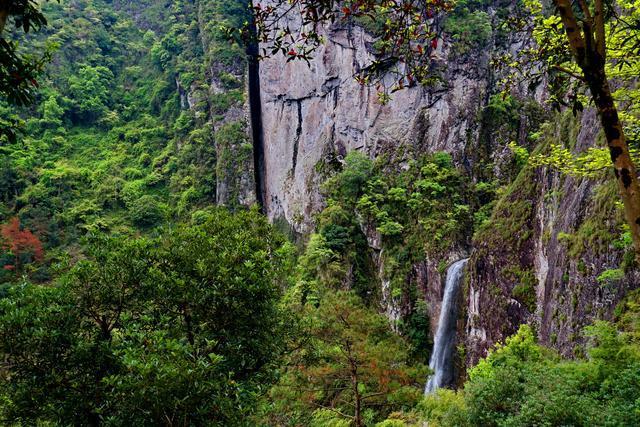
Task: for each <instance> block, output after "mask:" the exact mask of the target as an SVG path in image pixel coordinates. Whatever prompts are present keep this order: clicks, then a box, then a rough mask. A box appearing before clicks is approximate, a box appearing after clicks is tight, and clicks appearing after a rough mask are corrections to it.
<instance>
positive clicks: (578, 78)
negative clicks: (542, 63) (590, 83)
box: [552, 65, 587, 82]
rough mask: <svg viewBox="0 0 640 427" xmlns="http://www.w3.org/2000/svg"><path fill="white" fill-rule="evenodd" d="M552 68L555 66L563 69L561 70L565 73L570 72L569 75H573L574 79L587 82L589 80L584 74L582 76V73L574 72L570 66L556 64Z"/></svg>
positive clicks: (560, 69)
mask: <svg viewBox="0 0 640 427" xmlns="http://www.w3.org/2000/svg"><path fill="white" fill-rule="evenodd" d="M552 68H553V69H554V70H558V71H561V72H563V73H565V74H568V75H569V76H571V77H573V78H574V79H577V80H580V81H581V82H586V81H587V80H586V79H585V78H584V77H583V76H581V75H580V74H576V73H575V72H573V71H571V70H569V69H568V68H564V67H563V66H561V65H554V66H553V67H552Z"/></svg>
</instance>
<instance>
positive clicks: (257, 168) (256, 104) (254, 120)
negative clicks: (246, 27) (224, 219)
mask: <svg viewBox="0 0 640 427" xmlns="http://www.w3.org/2000/svg"><path fill="white" fill-rule="evenodd" d="M250 31H251V32H252V33H253V34H255V33H256V27H255V21H254V20H253V19H251V23H250ZM258 48H259V46H258V43H257V42H250V43H249V45H248V46H247V56H248V62H249V67H248V68H249V70H248V72H249V78H248V80H249V82H248V83H249V84H248V85H249V110H250V116H251V138H252V142H253V170H254V180H255V191H256V202H257V203H258V206H260V210H261V211H262V212H265V211H266V210H265V191H266V190H265V174H266V168H265V161H264V132H263V125H262V105H261V104H262V103H261V101H260V63H259V60H258V55H259V51H258Z"/></svg>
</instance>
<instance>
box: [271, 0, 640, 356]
mask: <svg viewBox="0 0 640 427" xmlns="http://www.w3.org/2000/svg"><path fill="white" fill-rule="evenodd" d="M499 7H502V8H504V7H507V8H508V7H510V6H509V5H508V4H507V5H505V4H502V5H500V6H499ZM497 9H498V5H497V3H496V4H495V5H493V6H489V7H488V8H487V16H488V17H490V19H491V20H492V21H493V23H494V24H495V23H496V20H497V19H498V18H497V16H496V15H497V14H496V10H497ZM495 28H497V26H496V25H494V31H493V33H492V35H491V37H490V38H489V39H487V40H485V41H484V42H481V43H476V44H475V45H473V46H472V47H471V48H470V49H466V50H462V49H459V46H456V43H455V42H454V41H453V39H448V38H447V36H445V39H444V43H441V44H440V47H439V50H438V52H437V53H436V56H437V58H439V59H438V60H437V61H436V63H437V64H438V66H439V67H440V68H441V70H442V73H443V82H444V83H443V84H442V85H440V86H438V87H430V88H423V87H412V88H408V89H405V90H403V91H400V92H397V93H396V94H394V96H393V97H392V99H391V101H390V102H389V103H388V104H386V105H382V104H380V103H379V102H378V98H377V92H376V90H375V89H374V88H371V87H366V86H361V85H360V84H358V83H357V82H356V81H355V80H354V78H353V76H354V75H355V74H356V73H357V72H358V71H359V70H360V69H361V68H362V67H364V66H366V65H367V64H368V63H369V62H370V60H371V46H372V42H373V38H372V36H371V35H369V34H368V33H367V32H366V31H364V30H363V29H362V28H360V27H358V26H356V25H352V24H350V25H345V24H340V25H336V26H331V27H327V28H325V29H324V30H323V31H324V36H325V37H326V40H327V43H326V44H325V45H323V46H322V47H321V48H320V49H319V50H318V51H317V52H316V54H315V57H314V59H313V60H312V61H311V64H310V65H307V64H306V63H301V62H285V61H283V60H282V58H273V59H268V60H265V61H264V62H262V63H261V64H260V75H259V76H260V87H261V99H260V104H261V112H262V123H261V124H262V128H263V142H264V160H265V176H264V186H265V210H266V213H267V215H268V216H269V218H270V219H271V220H273V221H278V222H283V221H286V223H287V224H288V226H289V227H291V228H292V229H293V230H294V231H295V232H297V233H298V234H301V235H305V234H308V233H310V232H312V231H313V230H314V227H315V223H314V215H315V214H316V213H318V212H319V211H321V210H322V208H323V207H324V200H323V195H322V193H321V191H320V187H321V184H322V183H323V182H324V181H325V180H326V178H327V177H328V176H329V175H330V174H331V168H330V167H328V165H335V164H339V163H340V162H341V161H342V159H343V158H344V157H345V155H346V154H347V153H348V152H350V151H354V150H358V151H361V152H363V153H365V154H366V155H368V156H369V157H371V158H376V157H379V156H382V155H385V156H386V158H388V159H390V163H392V164H393V165H394V166H393V167H390V168H388V169H387V173H390V174H393V173H395V172H397V171H398V170H402V168H403V164H405V163H406V162H407V161H409V160H411V159H415V158H418V157H419V156H421V155H424V154H425V153H433V152H436V151H445V152H448V153H450V154H451V155H452V157H453V159H454V161H455V163H456V165H457V166H458V167H459V168H460V169H462V170H463V171H464V173H465V174H466V176H467V179H468V180H469V181H470V182H474V183H475V182H488V181H495V182H499V183H500V184H501V185H503V186H504V187H505V188H507V191H506V194H502V195H500V197H499V200H498V201H497V203H496V206H495V209H494V212H493V216H492V217H491V219H490V220H489V221H487V222H486V224H484V226H483V227H481V228H480V229H479V230H478V231H477V233H476V236H475V238H474V239H473V241H472V239H471V236H467V238H466V239H461V240H460V241H457V242H453V243H452V245H451V247H450V248H449V249H448V250H447V251H445V252H444V253H440V254H436V255H432V256H426V255H425V257H424V260H423V261H422V262H418V263H416V264H415V265H413V267H412V268H411V271H410V273H409V274H408V275H407V277H406V281H407V283H408V284H410V286H411V287H412V288H413V289H417V291H418V294H419V297H420V298H424V300H425V301H426V302H427V306H428V313H429V318H430V321H431V322H430V324H431V330H432V332H433V331H434V330H435V328H436V327H437V318H438V313H439V310H440V300H441V297H442V292H443V289H442V283H443V278H442V274H443V271H444V270H443V268H442V265H443V263H444V265H447V264H450V263H451V262H453V261H455V260H457V259H460V258H462V257H464V256H466V255H470V256H471V260H470V261H469V264H468V268H467V270H468V274H467V286H466V291H465V292H464V296H463V297H462V300H461V301H460V304H462V305H463V306H464V307H465V310H464V315H463V316H462V318H461V319H460V321H459V329H458V330H459V335H460V336H459V343H460V349H461V350H466V353H465V354H466V363H467V364H471V363H474V362H475V361H476V360H477V359H478V358H479V357H481V356H483V355H485V354H486V350H487V349H488V348H490V347H491V346H492V345H493V344H494V343H496V342H498V341H500V340H502V339H504V338H505V337H506V336H508V335H510V334H512V333H513V332H515V331H516V329H517V326H518V325H519V324H521V323H524V322H529V323H532V324H534V325H535V326H536V329H537V331H538V333H539V335H540V338H541V340H542V342H544V343H545V344H548V345H550V346H552V347H556V348H558V349H559V350H560V351H561V352H562V353H563V354H566V355H574V354H577V353H579V352H580V351H582V350H581V348H582V347H581V344H582V343H583V342H584V339H583V338H582V336H581V334H580V333H581V330H582V328H583V327H584V326H586V325H588V324H589V323H590V322H592V321H593V320H594V319H597V318H608V317H610V316H611V315H612V310H613V308H614V307H615V305H616V303H617V302H619V301H620V299H621V298H622V297H623V296H624V294H625V293H626V291H627V290H628V289H630V288H633V287H635V286H637V285H636V284H635V283H637V282H638V274H637V272H635V273H634V270H633V266H632V265H630V264H629V265H627V266H626V267H623V268H622V269H621V267H620V266H621V263H623V259H624V256H625V246H624V244H623V243H621V242H619V241H617V240H616V239H619V236H620V225H621V223H620V221H619V217H618V216H617V215H618V214H617V212H616V207H615V205H614V204H613V203H612V200H615V197H616V194H615V190H612V189H611V188H610V186H608V184H607V180H606V177H605V176H604V175H603V177H602V178H601V179H598V180H593V179H592V180H588V179H579V178H573V177H566V176H562V175H560V174H559V173H557V172H554V171H553V170H551V169H549V168H537V169H533V168H530V167H525V168H524V169H523V170H521V171H518V170H517V168H514V167H513V154H512V153H511V151H510V150H509V149H508V148H507V145H508V143H509V142H510V141H515V142H517V143H518V144H520V145H521V146H525V147H527V148H528V149H530V150H532V149H533V148H534V147H536V146H539V148H538V149H539V150H540V149H544V145H545V141H546V144H547V146H548V143H549V142H559V141H562V142H564V143H565V144H566V145H567V146H569V147H572V148H573V149H574V150H575V151H582V150H584V149H586V148H587V147H590V146H593V145H594V144H595V143H596V141H597V139H598V138H597V137H598V133H599V126H598V123H597V119H596V117H595V115H594V113H593V112H592V111H587V112H586V113H584V114H583V115H582V116H581V118H580V120H577V119H573V118H572V117H571V114H570V113H567V114H565V115H563V116H551V115H550V113H549V112H548V111H547V109H546V107H545V106H544V103H543V102H542V101H543V99H544V86H543V85H541V86H538V87H537V88H533V92H532V93H527V91H526V90H521V91H520V101H519V102H518V103H515V104H507V107H506V110H505V111H496V110H499V108H498V109H496V108H494V107H493V105H492V95H494V94H496V93H497V92H498V87H497V84H496V81H497V80H498V78H499V76H496V75H495V74H494V73H495V71H494V70H493V67H492V66H491V65H490V59H491V56H492V54H494V53H496V52H504V51H515V50H517V49H519V48H521V47H522V45H523V43H526V41H524V40H522V39H518V38H517V37H515V36H514V35H505V34H500V32H499V30H497V29H495ZM443 46H444V49H443ZM544 121H550V122H551V123H555V124H554V125H547V126H546V127H545V128H544V129H542V130H540V129H539V128H540V125H541V124H542V123H543V122H544ZM538 131H540V132H538ZM534 133H541V134H542V135H543V138H542V139H538V140H536V139H535V138H530V137H529V136H530V135H531V134H534ZM394 167H395V168H396V170H395V171H394V169H393V168H394ZM512 181H513V182H512ZM362 230H363V232H364V234H365V235H366V237H367V240H368V242H369V247H370V250H371V252H372V254H371V257H372V259H373V260H374V262H375V263H376V265H377V271H379V274H378V277H376V278H375V280H377V281H378V285H379V286H380V290H381V292H380V295H381V306H382V309H383V311H385V312H386V314H387V316H388V317H389V319H390V320H391V321H392V323H394V324H395V322H397V321H398V319H400V318H402V317H404V316H407V315H408V314H409V313H410V312H411V311H412V310H415V301H411V300H410V299H408V298H407V297H406V296H400V297H397V296H395V297H394V296H392V295H391V294H390V291H389V290H388V288H389V284H388V282H387V281H385V278H384V275H383V273H382V272H383V270H384V264H385V250H384V247H383V245H382V244H381V243H380V236H379V235H378V234H377V232H376V230H375V227H370V225H369V224H366V223H363V224H362ZM625 269H626V270H625ZM611 271H614V272H615V273H609V274H608V275H607V272H611ZM620 272H622V273H620ZM621 274H622V276H621Z"/></svg>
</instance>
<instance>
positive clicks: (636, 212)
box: [553, 0, 640, 260]
mask: <svg viewBox="0 0 640 427" xmlns="http://www.w3.org/2000/svg"><path fill="white" fill-rule="evenodd" d="M553 2H554V4H555V6H556V8H557V10H558V14H559V15H560V18H561V20H562V24H563V26H564V29H565V31H566V34H567V39H568V41H569V46H570V48H571V52H572V54H573V57H574V59H575V61H576V63H577V64H578V66H579V67H580V69H581V70H582V73H583V75H584V81H585V82H586V83H587V85H588V86H589V90H590V92H591V96H592V97H593V101H594V103H595V105H596V108H597V110H598V116H599V117H600V123H601V124H602V128H603V129H604V134H605V137H606V139H607V145H608V146H609V152H610V154H611V162H612V163H613V168H614V169H613V171H614V173H615V176H616V180H617V182H618V188H619V190H620V196H621V197H622V202H623V204H624V212H625V218H626V220H627V223H628V224H629V228H630V231H631V237H632V239H633V246H634V248H635V252H636V259H639V260H640V185H639V184H638V174H637V171H636V167H635V165H634V164H633V160H632V159H631V156H630V154H629V147H628V146H627V140H626V138H625V135H624V130H623V128H622V123H621V122H620V118H619V116H618V110H617V109H616V106H615V102H614V100H613V96H612V95H611V88H610V86H609V81H608V79H607V74H606V71H605V66H606V42H605V31H604V16H603V15H604V12H603V10H604V9H603V7H604V6H603V0H595V17H593V18H592V17H591V14H590V12H589V9H588V5H587V4H586V3H584V2H583V3H580V4H581V6H580V7H581V8H582V9H583V10H582V11H583V13H584V15H585V16H586V17H587V19H585V20H582V21H581V22H580V25H579V24H578V19H577V18H576V16H575V14H574V13H573V5H572V2H571V0H553Z"/></svg>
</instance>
